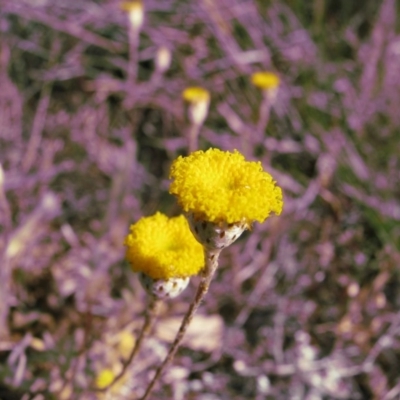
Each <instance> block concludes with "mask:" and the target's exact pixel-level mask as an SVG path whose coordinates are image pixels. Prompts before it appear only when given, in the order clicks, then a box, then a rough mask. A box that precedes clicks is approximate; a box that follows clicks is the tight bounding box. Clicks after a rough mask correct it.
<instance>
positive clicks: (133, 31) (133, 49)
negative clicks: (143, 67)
mask: <svg viewBox="0 0 400 400" xmlns="http://www.w3.org/2000/svg"><path fill="white" fill-rule="evenodd" d="M139 34H140V29H139V28H137V27H133V26H130V28H129V65H128V85H129V88H131V87H132V86H134V85H135V84H136V80H137V74H138V68H139Z"/></svg>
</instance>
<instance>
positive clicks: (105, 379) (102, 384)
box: [96, 369, 115, 389]
mask: <svg viewBox="0 0 400 400" xmlns="http://www.w3.org/2000/svg"><path fill="white" fill-rule="evenodd" d="M114 378H115V375H114V373H113V372H112V371H111V369H103V370H101V371H100V373H99V374H98V375H97V378H96V387H97V388H98V389H104V388H106V387H107V386H109V385H110V383H111V382H113V380H114Z"/></svg>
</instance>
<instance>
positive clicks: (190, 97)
mask: <svg viewBox="0 0 400 400" xmlns="http://www.w3.org/2000/svg"><path fill="white" fill-rule="evenodd" d="M182 97H183V100H185V101H187V102H188V103H202V102H207V103H208V102H209V101H210V92H209V91H208V90H206V89H203V88H202V87H199V86H191V87H188V88H186V89H185V90H184V91H183V92H182Z"/></svg>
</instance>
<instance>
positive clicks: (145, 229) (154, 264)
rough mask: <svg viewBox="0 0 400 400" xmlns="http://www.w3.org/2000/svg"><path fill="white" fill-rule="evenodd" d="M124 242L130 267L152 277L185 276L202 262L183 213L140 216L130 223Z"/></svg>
mask: <svg viewBox="0 0 400 400" xmlns="http://www.w3.org/2000/svg"><path fill="white" fill-rule="evenodd" d="M124 244H125V246H126V258H127V260H128V261H129V262H130V264H131V266H132V269H133V270H134V271H135V272H141V273H142V274H144V275H146V276H148V277H149V278H151V279H156V280H169V279H172V278H187V277H190V276H192V275H196V274H197V273H198V272H199V271H200V270H201V269H202V267H203V266H204V256H203V248H202V246H201V245H200V244H199V243H198V242H197V241H196V240H195V238H194V237H193V235H192V234H191V232H190V229H189V226H188V222H187V221H186V219H185V217H184V216H183V215H181V216H179V217H174V218H168V217H167V216H166V215H164V214H161V213H156V214H155V215H153V216H151V217H146V218H142V219H140V220H139V221H138V222H137V223H136V224H133V225H131V227H130V232H129V234H128V236H127V237H126V238H125V243H124Z"/></svg>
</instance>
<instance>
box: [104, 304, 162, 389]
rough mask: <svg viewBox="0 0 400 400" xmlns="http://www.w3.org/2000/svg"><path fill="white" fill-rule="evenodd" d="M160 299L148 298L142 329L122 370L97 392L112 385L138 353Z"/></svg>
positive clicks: (123, 373)
mask: <svg viewBox="0 0 400 400" xmlns="http://www.w3.org/2000/svg"><path fill="white" fill-rule="evenodd" d="M160 304H161V300H159V299H156V298H154V297H151V298H150V304H149V306H148V307H147V309H146V314H145V320H144V324H143V326H142V330H141V331H140V334H139V337H138V339H137V341H136V343H135V346H134V347H133V348H132V350H131V353H130V354H129V357H128V359H127V360H126V361H125V363H124V364H123V367H122V370H121V371H120V373H119V374H118V375H116V376H115V378H114V380H113V381H112V382H111V383H110V384H109V385H107V386H106V387H104V388H101V389H97V391H99V392H105V391H107V390H108V389H109V388H111V387H112V386H114V385H115V384H116V383H117V382H118V381H119V380H120V379H122V377H123V376H124V375H125V373H126V371H127V369H128V367H129V366H130V365H131V364H132V361H133V360H134V358H135V357H136V355H137V354H138V353H139V350H140V348H141V347H142V343H143V340H144V339H145V338H146V336H147V335H148V333H149V332H150V330H151V327H152V325H153V323H154V320H155V319H156V317H157V315H158V312H159V309H160Z"/></svg>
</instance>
